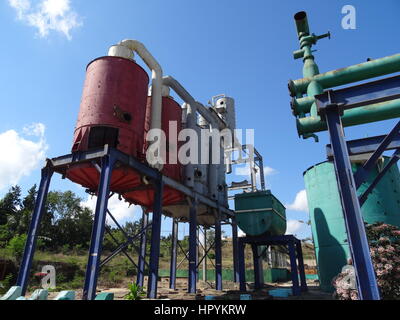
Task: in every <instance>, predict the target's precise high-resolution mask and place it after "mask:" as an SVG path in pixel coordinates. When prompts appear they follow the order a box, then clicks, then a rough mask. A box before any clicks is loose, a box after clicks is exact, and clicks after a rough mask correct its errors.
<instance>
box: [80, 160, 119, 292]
mask: <svg viewBox="0 0 400 320" xmlns="http://www.w3.org/2000/svg"><path fill="white" fill-rule="evenodd" d="M101 162H102V166H101V175H100V183H99V189H98V193H97V203H96V212H95V215H94V222H93V228H92V236H91V241H90V249H89V259H88V264H87V267H86V275H85V285H84V288H83V299H84V300H94V299H95V298H96V287H97V278H98V274H99V266H100V263H101V262H100V258H101V251H102V242H103V238H104V229H105V224H106V217H107V206H108V199H109V194H110V182H111V176H112V171H113V167H114V164H115V159H114V156H113V154H110V155H106V156H104V157H103V158H102V161H101Z"/></svg>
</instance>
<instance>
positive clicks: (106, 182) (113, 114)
mask: <svg viewBox="0 0 400 320" xmlns="http://www.w3.org/2000/svg"><path fill="white" fill-rule="evenodd" d="M135 53H136V54H137V55H138V56H140V57H141V58H142V59H143V61H144V62H145V64H146V65H147V67H148V68H149V69H150V71H151V85H150V87H149V76H148V74H147V72H146V71H145V70H144V69H143V68H142V67H140V66H139V65H138V64H137V63H136V61H135ZM170 90H173V91H174V92H175V93H176V94H177V95H178V96H179V97H180V98H181V99H182V100H183V102H184V104H183V105H182V106H180V105H179V104H178V103H177V102H176V101H175V100H174V99H173V98H172V97H171V95H170ZM235 129H236V115H235V101H234V99H233V98H230V97H227V96H225V95H219V96H215V97H214V98H213V99H212V103H211V105H210V106H204V105H203V104H201V103H199V102H197V101H196V100H195V99H194V98H193V97H192V96H191V95H190V94H189V93H188V91H187V90H186V89H185V88H184V87H183V86H182V85H181V84H180V83H179V82H178V81H177V80H175V79H174V78H172V77H170V76H166V77H164V76H163V70H162V68H161V66H160V64H159V63H158V62H157V61H156V59H155V58H154V57H153V56H152V55H151V54H150V52H149V51H148V50H147V49H146V48H145V46H144V45H143V44H142V43H140V42H138V41H136V40H124V41H121V42H120V43H119V44H117V45H115V46H112V47H111V48H110V50H109V53H108V56H105V57H100V58H97V59H95V60H94V61H92V62H91V63H90V64H89V65H88V67H87V72H86V80H85V84H84V89H83V95H82V100H81V105H80V111H79V116H78V121H77V125H76V128H75V133H74V139H73V144H72V153H71V154H69V155H65V156H62V157H58V158H53V159H51V160H48V161H47V165H46V167H45V168H44V169H43V170H42V180H41V183H40V187H39V191H38V197H37V201H36V204H35V209H34V212H33V216H32V222H31V226H30V230H29V234H28V241H27V243H26V247H25V252H24V256H23V261H22V264H21V268H20V273H19V277H18V281H17V285H18V286H20V287H21V288H22V295H24V293H25V292H26V288H27V285H28V281H29V273H30V272H29V271H30V267H31V263H32V259H33V255H34V252H35V244H36V239H37V236H38V234H37V232H38V226H39V225H40V221H41V218H42V213H43V210H42V209H43V206H44V205H45V203H46V197H47V193H48V190H49V185H50V181H51V178H52V175H53V173H54V172H57V173H60V174H61V175H62V177H63V178H67V179H69V180H71V181H73V182H75V183H77V184H80V185H81V186H83V187H85V188H86V189H87V192H88V193H90V194H92V195H96V196H97V204H96V210H95V215H94V224H93V230H92V238H91V242H90V250H89V258H88V264H87V269H86V276H85V284H84V291H83V298H84V299H88V300H93V299H95V298H96V286H97V279H98V275H99V270H100V269H101V267H103V266H104V265H105V264H107V263H108V262H109V261H110V260H111V259H112V258H113V257H115V256H116V255H117V254H119V253H123V254H125V256H127V257H128V258H129V260H130V261H131V262H132V263H133V264H135V265H136V263H135V262H134V261H133V260H132V259H131V258H130V256H129V254H128V252H127V250H126V248H127V247H128V246H129V244H130V243H131V242H132V241H133V239H135V238H137V237H140V239H141V245H140V248H139V250H138V253H139V261H138V263H137V269H138V277H137V283H138V284H139V285H140V286H143V281H144V273H145V267H146V266H147V268H148V275H149V277H148V285H147V288H148V297H149V298H156V297H157V282H158V263H159V251H160V232H161V215H165V216H168V217H171V218H172V219H173V232H172V243H171V271H170V278H171V281H170V285H171V288H174V287H175V281H176V269H177V267H178V266H177V261H176V259H177V245H178V241H177V236H178V224H179V223H180V222H189V224H190V227H189V229H190V232H189V252H188V254H186V253H185V256H186V257H187V259H188V260H189V275H188V291H189V292H190V293H195V292H196V283H197V270H198V267H199V264H200V263H201V261H199V257H198V255H197V245H198V235H197V233H198V227H202V228H203V229H209V228H213V229H214V230H215V244H214V249H215V260H216V261H215V266H216V279H215V287H216V289H217V290H222V253H221V241H222V240H221V234H222V232H221V225H223V224H230V225H232V228H233V229H232V233H233V237H232V238H233V243H232V245H233V248H234V250H233V252H234V257H233V261H234V266H233V269H234V272H235V277H236V279H237V278H238V277H237V272H238V261H237V256H236V255H237V245H238V243H237V226H236V219H235V215H234V213H233V211H232V210H230V209H229V206H228V187H227V184H226V174H227V173H230V169H231V164H230V163H229V161H228V160H229V156H227V154H226V152H225V151H226V150H227V149H229V148H232V144H233V143H234V142H235V141H236V139H235V136H234V130H235ZM220 133H221V134H220ZM196 142H197V143H196ZM204 146H205V147H207V148H206V149H203V148H202V147H204ZM182 150H183V151H182ZM204 150H205V151H204ZM182 155H183V156H185V155H186V158H185V157H183V158H184V159H185V161H182V157H181V156H182ZM188 157H189V161H186V159H187V158H188ZM114 194H116V195H118V196H119V198H120V200H121V201H126V202H128V203H130V204H134V205H140V206H141V207H142V208H143V218H142V230H141V231H140V232H139V234H137V235H134V236H132V235H128V234H126V233H125V232H124V231H123V229H122V228H121V226H120V225H119V223H118V221H117V220H116V219H115V218H114V216H113V215H112V212H110V210H109V209H108V199H109V198H110V197H111V196H112V195H114ZM150 213H152V218H151V221H150V219H149V214H150ZM107 215H108V216H110V217H111V219H112V220H113V222H114V223H115V225H116V226H117V227H118V228H120V229H121V230H122V232H123V233H124V235H125V237H126V242H125V243H118V241H116V246H117V248H116V250H115V251H114V252H113V253H112V254H111V255H110V256H109V257H107V258H105V259H104V260H101V254H102V241H103V237H104V233H105V232H109V229H108V228H107V227H106V216H107ZM150 227H151V230H152V232H151V248H150V259H149V262H148V263H147V262H146V244H147V233H148V230H149V229H150ZM208 250H209V249H208ZM203 259H204V257H203Z"/></svg>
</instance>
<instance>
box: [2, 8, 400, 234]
mask: <svg viewBox="0 0 400 320" xmlns="http://www.w3.org/2000/svg"><path fill="white" fill-rule="evenodd" d="M28 4H30V7H29V6H27V5H28ZM346 4H351V5H353V6H355V8H356V10H357V29H356V30H344V29H342V27H341V20H342V18H343V15H342V14H341V10H342V7H343V6H344V5H346ZM38 5H42V7H41V8H38V7H37V6H38ZM46 5H47V7H46ZM399 9H400V3H399V2H398V1H395V0H392V1H379V2H378V1H368V2H367V1H355V0H354V1H353V0H350V1H307V0H303V1H301V2H298V1H289V0H286V1H284V0H282V1H261V0H258V1H246V2H245V1H237V0H218V1H215V0H203V1H194V0H171V1H165V0H164V1H163V0H157V1H156V0H146V1H132V0H114V1H109V0H96V1H94V0H71V1H66V0H47V1H41V0H40V1H39V0H35V1H28V0H22V1H21V0H12V1H8V0H3V1H1V2H0V30H1V38H2V44H3V45H2V50H1V51H0V70H1V74H0V87H1V93H2V94H1V102H0V108H1V111H2V114H3V117H2V118H1V121H0V147H1V148H2V157H3V160H2V162H0V163H2V164H4V166H3V167H2V168H0V195H1V194H4V192H6V191H7V188H8V187H9V186H10V185H11V184H13V183H18V184H19V185H21V186H22V188H23V190H24V191H26V190H27V189H28V188H29V187H30V186H31V185H33V184H34V183H38V182H39V178H40V176H39V174H40V170H39V168H40V167H41V165H42V164H43V162H42V161H41V159H42V158H43V157H44V156H46V157H55V156H59V155H63V154H67V153H69V151H70V149H71V142H72V135H73V130H74V126H75V122H76V119H77V114H78V110H79V103H80V98H81V93H82V85H83V81H84V76H85V68H86V65H87V64H88V63H89V62H90V61H91V60H93V59H95V58H97V57H99V56H102V55H105V54H106V53H107V50H108V47H109V46H110V45H112V44H115V43H116V42H118V41H120V40H122V39H126V38H132V39H137V40H139V41H142V42H143V43H144V44H145V45H146V46H147V48H148V49H149V50H150V51H151V52H152V53H153V55H154V56H155V57H156V58H157V60H158V61H159V62H160V63H161V65H162V66H163V69H164V71H165V74H170V75H172V76H174V77H175V78H177V79H178V80H179V81H180V82H181V83H182V84H184V86H185V87H186V88H187V89H188V90H189V91H190V92H191V93H192V95H193V96H195V97H196V99H197V100H198V101H201V102H203V103H207V102H208V100H209V99H210V98H211V97H212V96H214V95H216V94H220V93H226V94H228V95H230V96H232V97H234V98H235V100H236V107H237V114H238V120H237V123H238V127H239V128H242V129H248V128H251V129H255V133H256V136H255V138H256V147H257V149H258V150H259V151H260V152H261V153H262V154H263V156H264V159H265V165H266V166H268V167H270V168H273V169H274V170H275V173H274V174H272V175H269V176H268V177H267V180H268V186H269V187H271V188H272V191H273V193H274V194H275V195H276V196H277V197H278V198H279V199H280V200H281V201H282V203H284V204H292V203H293V202H294V200H295V198H296V195H297V194H298V193H299V192H301V191H302V190H304V181H303V176H302V175H303V172H304V171H305V170H306V169H307V168H309V167H310V166H312V165H314V164H316V163H318V162H321V161H324V160H325V145H326V143H327V142H328V138H327V135H326V133H323V134H320V135H319V136H320V140H321V142H320V143H318V144H317V143H314V142H313V141H312V140H301V139H299V138H298V136H297V132H296V127H295V120H294V117H293V116H292V114H291V110H290V106H289V101H290V97H289V95H288V91H287V82H288V80H289V79H298V78H301V77H302V74H301V70H302V63H301V61H300V60H297V61H295V60H293V57H292V52H293V51H294V50H297V49H298V46H299V45H298V41H297V37H296V32H295V27H294V22H293V15H294V14H295V13H296V12H297V11H301V10H305V11H307V12H308V15H309V22H310V28H311V31H312V32H314V33H316V34H322V33H325V32H327V31H331V33H332V37H333V38H332V40H331V41H328V40H322V41H321V42H320V43H319V44H318V45H317V46H316V47H315V48H316V49H318V51H317V52H316V53H315V55H316V61H317V63H318V64H319V67H320V70H321V72H324V71H329V70H333V69H337V68H340V67H345V66H348V65H352V64H356V63H360V62H364V61H366V59H367V58H369V57H370V58H379V57H383V56H387V55H391V54H395V53H398V51H399V49H398V45H396V43H397V42H396V40H397V39H398V30H399V24H400V22H399V19H398V12H399ZM60 12H61V13H63V18H62V19H60V18H59V16H58V18H57V13H60ZM49 18H50V21H51V23H50V24H48V23H47V24H46V21H47V22H48V21H49V20H48V19H49ZM46 19H47V20H46ZM43 22H44V24H43ZM34 123H36V124H38V123H40V124H43V125H44V126H45V130H42V129H43V128H42V127H38V126H35V127H31V128H30V129H29V128H28V129H27V127H28V126H30V125H31V124H34ZM393 123H394V121H386V122H382V123H376V124H372V125H367V126H359V127H357V128H350V129H348V130H347V131H346V132H347V136H348V138H349V139H351V138H359V137H365V136H367V135H376V134H383V133H385V132H387V131H388V128H389V127H390V126H392V124H393ZM24 128H25V130H24ZM33 129H35V130H33ZM45 146H47V148H46V147H45ZM24 150H29V152H30V153H29V155H30V157H29V158H26V157H25V156H22V155H23V154H24V153H23V152H22V151H24ZM6 158H7V159H8V160H4V159H6ZM14 164H15V165H14ZM52 188H53V189H60V190H65V189H71V190H73V191H75V192H77V193H78V194H79V195H81V196H82V197H83V198H85V199H86V198H87V197H86V195H85V194H84V193H83V191H82V189H81V188H79V187H77V186H76V185H73V184H72V183H68V182H65V181H61V180H60V179H58V178H57V179H54V182H53V184H52ZM298 198H299V201H300V202H301V196H299V197H298ZM115 206H116V207H117V206H118V205H117V204H115ZM297 207H301V206H297ZM303 207H304V206H303ZM118 210H120V209H118ZM299 210H301V208H299ZM133 211H134V209H131V211H129V212H128V213H129V214H130V213H132V212H133ZM121 212H122V213H121V215H120V216H121V217H122V218H123V219H126V218H127V217H128V216H129V214H128V213H127V211H124V210H121ZM287 215H288V218H289V219H290V220H293V221H295V220H303V221H307V220H308V214H307V213H306V212H305V211H296V210H288V212H287ZM135 217H136V218H138V217H139V215H138V212H137V213H136V216H135ZM292 226H295V227H296V228H295V232H296V233H297V234H298V235H299V236H300V237H306V236H309V235H310V232H309V229H308V228H307V227H305V226H304V225H303V226H302V225H301V224H298V223H294V222H292ZM168 229H169V224H165V226H164V227H163V230H164V231H166V232H167V231H168ZM186 229H187V228H186Z"/></svg>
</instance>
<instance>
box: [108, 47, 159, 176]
mask: <svg viewBox="0 0 400 320" xmlns="http://www.w3.org/2000/svg"><path fill="white" fill-rule="evenodd" d="M115 47H125V48H128V49H129V50H131V51H134V52H136V53H137V54H138V55H139V56H140V57H141V58H142V59H143V61H144V62H145V64H146V65H147V66H148V67H149V69H150V70H151V72H152V76H151V86H152V91H151V122H150V130H152V129H161V117H162V82H163V80H162V78H163V70H162V68H161V66H160V64H159V63H158V62H157V60H156V59H155V58H154V57H153V56H152V54H151V53H150V52H149V50H147V49H146V47H145V46H144V45H143V43H141V42H139V41H137V40H122V41H121V42H119V43H118V45H117V46H113V47H111V49H110V52H109V55H118V52H123V51H124V50H118V48H115ZM157 143H158V142H157ZM159 169H160V168H159Z"/></svg>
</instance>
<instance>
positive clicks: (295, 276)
mask: <svg viewBox="0 0 400 320" xmlns="http://www.w3.org/2000/svg"><path fill="white" fill-rule="evenodd" d="M288 247H289V257H290V270H291V278H292V284H293V289H292V290H293V295H294V296H299V295H301V290H300V286H299V273H298V270H297V258H296V249H295V245H294V242H293V241H290V242H289V243H288Z"/></svg>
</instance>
